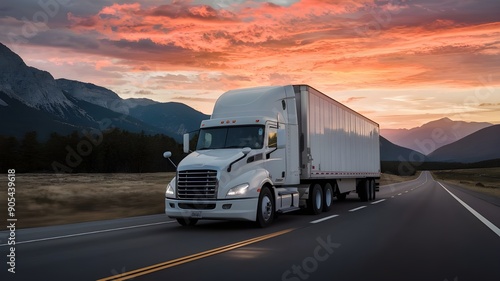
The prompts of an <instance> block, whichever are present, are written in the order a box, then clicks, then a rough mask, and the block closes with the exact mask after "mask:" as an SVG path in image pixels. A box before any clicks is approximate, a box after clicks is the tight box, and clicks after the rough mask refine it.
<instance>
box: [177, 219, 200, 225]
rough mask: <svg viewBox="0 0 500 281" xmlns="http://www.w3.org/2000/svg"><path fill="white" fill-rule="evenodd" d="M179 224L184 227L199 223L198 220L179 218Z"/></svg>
mask: <svg viewBox="0 0 500 281" xmlns="http://www.w3.org/2000/svg"><path fill="white" fill-rule="evenodd" d="M177 222H178V223H179V224H180V225H182V226H193V225H195V224H196V223H197V222H198V219H191V218H178V219H177Z"/></svg>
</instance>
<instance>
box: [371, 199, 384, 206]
mask: <svg viewBox="0 0 500 281" xmlns="http://www.w3.org/2000/svg"><path fill="white" fill-rule="evenodd" d="M384 201H385V199H380V200H378V201H375V202H372V203H371V204H372V205H375V204H378V203H380V202H384Z"/></svg>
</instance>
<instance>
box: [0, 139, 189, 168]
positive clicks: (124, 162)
mask: <svg viewBox="0 0 500 281" xmlns="http://www.w3.org/2000/svg"><path fill="white" fill-rule="evenodd" d="M167 150H168V151H171V152H172V161H173V162H174V163H178V162H180V160H181V159H182V158H183V157H184V156H185V155H184V154H183V152H182V145H180V144H178V143H177V142H176V141H175V140H174V139H172V138H170V137H168V136H165V135H160V134H157V135H146V134H144V132H141V133H130V132H127V131H123V130H120V129H113V130H112V131H109V132H102V133H100V132H99V133H98V134H96V133H94V134H87V135H84V134H82V133H78V132H76V131H75V132H73V133H72V134H70V135H67V136H62V135H59V134H57V133H52V134H51V135H50V137H49V139H48V140H46V141H40V140H39V138H38V136H37V133H36V132H28V133H26V134H25V135H24V137H23V138H22V139H19V140H18V139H16V138H15V137H6V136H0V169H1V170H2V171H7V170H8V169H15V170H16V172H18V173H27V172H30V173H32V172H43V173H46V172H54V173H146V172H165V171H175V167H173V166H172V164H171V163H170V162H169V161H168V160H167V159H165V158H163V152H165V151H167Z"/></svg>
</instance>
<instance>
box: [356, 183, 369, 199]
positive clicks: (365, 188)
mask: <svg viewBox="0 0 500 281" xmlns="http://www.w3.org/2000/svg"><path fill="white" fill-rule="evenodd" d="M358 192H359V199H361V201H365V202H366V201H369V200H370V187H369V180H363V181H362V182H361V183H360V187H359V191H358Z"/></svg>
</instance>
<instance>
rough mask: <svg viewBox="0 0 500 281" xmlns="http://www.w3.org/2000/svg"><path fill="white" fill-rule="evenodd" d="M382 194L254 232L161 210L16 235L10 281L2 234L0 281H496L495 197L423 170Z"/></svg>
mask: <svg viewBox="0 0 500 281" xmlns="http://www.w3.org/2000/svg"><path fill="white" fill-rule="evenodd" d="M380 190H381V191H380V192H378V193H377V199H376V201H373V202H361V201H359V200H358V199H357V196H356V194H351V195H349V196H348V198H347V199H346V200H345V201H343V202H338V201H334V206H333V207H332V210H331V211H329V212H327V213H322V214H320V215H317V216H313V215H308V214H306V213H304V212H297V213H292V214H287V215H282V216H280V217H279V218H278V219H277V220H275V222H274V224H273V225H271V226H270V227H268V228H264V229H260V228H256V227H255V226H254V225H253V224H252V223H247V222H226V221H200V222H199V223H198V224H197V225H196V226H194V227H182V226H180V225H178V224H177V222H176V221H173V220H171V219H169V218H167V217H166V216H165V215H153V216H144V217H134V218H126V219H118V220H110V221H98V222H89V223H79V224H71V225H63V226H52V227H43V228H32V229H21V230H17V232H16V240H17V243H16V273H15V274H12V273H9V272H8V271H7V267H6V261H7V257H6V256H7V255H8V250H9V247H10V246H7V245H6V243H7V240H6V238H7V235H8V233H7V232H6V231H2V232H0V251H1V255H0V260H1V261H2V264H3V265H2V267H1V272H0V280H141V281H142V280H169V281H171V280H238V281H240V280H290V281H292V280H293V281H298V280H419V281H421V280H435V281H445V280H447V281H465V280H474V281H476V280H495V281H498V280H500V229H499V227H500V200H499V199H498V198H492V197H489V196H485V195H480V194H476V193H474V192H472V191H468V190H464V189H462V188H459V187H456V186H454V185H452V184H448V183H445V182H437V181H435V180H434V179H433V178H432V176H431V174H430V173H429V172H422V174H421V175H420V177H419V178H417V179H415V180H412V181H408V182H404V183H399V184H393V185H389V186H382V187H381V188H380ZM20 219H22V218H20ZM120 278H124V279H120ZM127 278H132V279H127Z"/></svg>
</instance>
